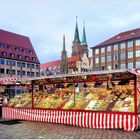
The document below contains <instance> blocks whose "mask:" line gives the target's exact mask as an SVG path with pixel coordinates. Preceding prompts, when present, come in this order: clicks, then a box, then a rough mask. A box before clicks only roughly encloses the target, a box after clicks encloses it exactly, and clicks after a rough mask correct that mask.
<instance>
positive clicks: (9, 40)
mask: <svg viewBox="0 0 140 140" xmlns="http://www.w3.org/2000/svg"><path fill="white" fill-rule="evenodd" d="M0 44H3V45H4V48H1V49H0V57H3V56H2V52H3V51H6V52H7V56H6V58H9V59H12V58H11V57H10V55H9V54H10V53H14V54H15V55H19V54H21V55H22V56H23V59H20V60H22V61H27V60H25V56H29V57H30V58H32V57H35V58H36V61H33V60H32V59H30V60H28V61H29V62H33V63H40V62H39V60H38V57H37V55H36V52H35V50H34V48H33V46H32V44H31V41H30V39H29V37H26V36H23V35H19V34H16V33H12V32H9V31H5V30H1V29H0ZM7 46H12V48H13V49H12V50H8V49H7ZM15 48H19V49H20V51H18V52H17V51H16V50H15ZM22 49H25V50H26V53H22V51H21V50H22ZM29 50H31V51H32V52H33V54H30V53H29ZM14 59H18V57H17V56H16V57H15V58H14Z"/></svg>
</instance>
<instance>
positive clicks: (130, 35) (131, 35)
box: [92, 28, 140, 48]
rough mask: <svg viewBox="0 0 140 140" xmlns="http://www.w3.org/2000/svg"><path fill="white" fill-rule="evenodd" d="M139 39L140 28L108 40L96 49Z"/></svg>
mask: <svg viewBox="0 0 140 140" xmlns="http://www.w3.org/2000/svg"><path fill="white" fill-rule="evenodd" d="M137 37H140V28H138V29H133V30H129V31H126V32H122V33H119V34H117V35H116V36H114V37H112V38H110V39H107V40H106V41H104V42H102V43H100V44H98V45H96V46H94V47H99V46H104V45H109V44H112V43H117V42H120V41H124V40H129V39H133V38H137ZM94 47H92V48H94Z"/></svg>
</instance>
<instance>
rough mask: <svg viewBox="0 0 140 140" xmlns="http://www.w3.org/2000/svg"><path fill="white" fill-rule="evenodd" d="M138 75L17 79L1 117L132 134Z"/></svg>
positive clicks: (139, 103) (139, 100) (139, 93)
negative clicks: (117, 130)
mask: <svg viewBox="0 0 140 140" xmlns="http://www.w3.org/2000/svg"><path fill="white" fill-rule="evenodd" d="M139 76H140V74H139V72H138V71H135V70H133V71H128V70H112V71H98V72H90V73H83V74H71V75H58V76H48V77H40V78H37V79H28V80H20V83H21V84H20V85H18V87H17V86H15V94H14V96H11V97H9V99H8V102H7V103H3V118H6V119H21V120H30V121H43V122H53V123H63V124H71V125H76V126H82V127H90V128H103V129H106V128H109V129H110V128H112V129H114V128H117V129H124V130H127V131H133V130H136V129H138V127H139V126H140V116H139V111H140V85H139V82H140V78H139ZM19 91H20V92H19ZM21 91H22V92H21Z"/></svg>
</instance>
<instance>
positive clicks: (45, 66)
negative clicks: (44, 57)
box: [40, 60, 61, 68]
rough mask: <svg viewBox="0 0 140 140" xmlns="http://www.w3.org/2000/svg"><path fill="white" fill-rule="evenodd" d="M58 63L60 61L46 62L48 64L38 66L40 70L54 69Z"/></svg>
mask: <svg viewBox="0 0 140 140" xmlns="http://www.w3.org/2000/svg"><path fill="white" fill-rule="evenodd" d="M60 62H61V60H56V61H52V62H48V63H44V64H40V67H41V68H47V67H54V66H58V65H60Z"/></svg>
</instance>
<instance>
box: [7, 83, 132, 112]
mask: <svg viewBox="0 0 140 140" xmlns="http://www.w3.org/2000/svg"><path fill="white" fill-rule="evenodd" d="M77 85H78V86H77V87H76V88H75V94H74V87H73V86H69V87H63V88H61V87H55V86H52V87H50V88H49V90H43V89H42V90H36V91H34V95H33V99H34V101H33V102H34V107H35V108H49V109H74V110H93V111H94V110H95V111H96V110H98V111H119V112H134V83H133V81H131V82H129V84H128V83H126V84H124V85H121V83H119V81H117V82H114V85H113V86H112V89H109V87H111V86H107V82H104V83H100V84H99V83H98V84H95V83H93V82H92V84H90V83H87V85H86V86H81V85H80V84H79V83H78V84H77ZM31 99H32V94H31V93H25V94H20V95H15V96H14V98H11V99H10V100H9V102H8V106H14V107H31V105H32V100H31Z"/></svg>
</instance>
